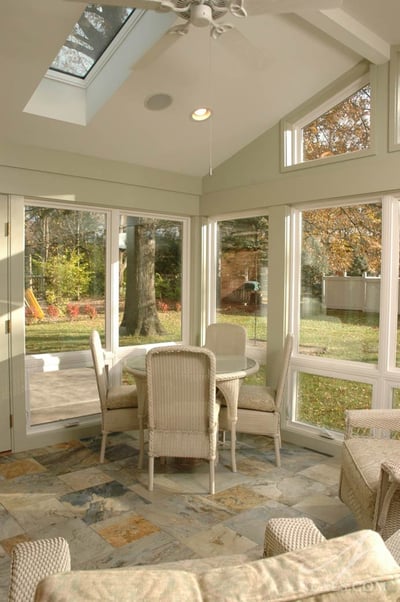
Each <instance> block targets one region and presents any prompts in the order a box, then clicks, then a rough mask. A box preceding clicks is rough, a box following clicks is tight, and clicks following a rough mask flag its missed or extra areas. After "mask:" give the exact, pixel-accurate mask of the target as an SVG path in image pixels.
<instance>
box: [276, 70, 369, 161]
mask: <svg viewBox="0 0 400 602" xmlns="http://www.w3.org/2000/svg"><path fill="white" fill-rule="evenodd" d="M368 82H370V84H371V137H370V140H371V146H370V148H369V149H367V150H361V151H355V152H352V153H345V154H342V155H335V156H332V157H325V158H321V159H313V160H311V161H303V160H302V144H301V141H302V135H301V130H302V128H303V127H304V126H305V125H307V124H308V123H310V122H311V121H313V120H314V119H316V118H317V117H318V116H320V115H323V114H324V113H325V112H326V111H328V110H329V109H330V108H332V107H333V106H335V105H337V104H338V103H340V102H341V101H342V100H344V99H346V98H348V97H349V96H351V94H353V93H355V92H357V90H359V89H360V88H362V87H363V86H365V85H366V84H367V83H368ZM375 95H376V68H375V67H374V66H373V65H369V63H368V62H366V61H362V62H361V63H359V64H358V65H356V66H355V67H354V68H353V69H351V70H350V71H348V72H347V73H345V74H344V75H343V76H342V77H340V78H339V79H337V80H336V81H335V82H333V83H332V84H330V85H329V86H327V87H326V88H324V89H323V90H322V91H321V92H319V93H318V94H316V95H315V96H313V97H312V98H311V99H309V100H308V101H307V102H305V103H304V104H302V105H301V106H300V107H299V108H298V109H296V110H295V111H293V112H292V113H290V114H289V115H287V116H286V117H285V118H283V119H282V120H281V122H280V130H281V132H280V139H281V160H280V162H281V165H280V167H281V171H283V172H286V171H292V170H298V169H307V168H309V167H315V166H318V165H326V164H327V163H332V162H333V163H335V162H338V161H348V160H351V159H356V158H360V157H366V156H370V155H373V154H374V153H375V134H374V131H375V125H374V124H375V109H374V107H375Z"/></svg>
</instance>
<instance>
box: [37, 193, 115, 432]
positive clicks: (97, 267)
mask: <svg viewBox="0 0 400 602" xmlns="http://www.w3.org/2000/svg"><path fill="white" fill-rule="evenodd" d="M105 249H106V215H105V214H104V213H102V212H96V211H85V210H70V209H63V208H56V207H52V206H50V205H46V206H43V205H36V204H27V205H26V207H25V349H26V375H27V382H28V388H29V416H30V425H31V426H34V425H38V424H44V423H48V422H53V421H57V420H66V419H74V418H76V417H80V416H87V415H90V414H97V413H98V412H99V411H100V407H99V401H98V395H97V388H96V381H95V378H94V373H93V370H92V369H91V368H90V366H91V360H90V358H89V356H88V353H87V350H88V348H89V335H90V332H91V330H92V329H93V328H96V329H97V330H99V331H100V332H101V333H104V324H105V311H106V308H105V269H106V266H105Z"/></svg>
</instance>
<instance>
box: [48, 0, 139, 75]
mask: <svg viewBox="0 0 400 602" xmlns="http://www.w3.org/2000/svg"><path fill="white" fill-rule="evenodd" d="M133 11H134V9H133V8H122V7H119V6H103V5H98V4H88V5H87V6H86V8H85V10H84V11H83V13H82V15H81V17H80V19H79V21H78V22H77V23H75V25H74V27H73V30H72V32H71V33H70V34H69V36H68V37H67V39H66V40H65V42H64V44H63V46H62V47H61V49H60V51H59V52H58V54H57V56H56V58H55V59H54V61H53V62H52V64H51V66H50V69H52V70H53V71H60V72H61V73H65V74H68V75H73V76H74V77H79V78H85V77H86V76H87V75H88V73H89V71H90V70H91V69H92V67H93V66H94V65H95V64H96V62H97V61H98V60H99V58H100V57H101V56H102V54H103V52H104V51H105V50H106V48H107V47H108V46H109V45H110V43H111V42H112V41H113V40H114V38H115V36H116V35H117V34H118V32H119V31H120V30H121V28H122V27H123V25H124V24H125V23H126V21H127V20H128V18H129V17H130V15H131V14H132V13H133Z"/></svg>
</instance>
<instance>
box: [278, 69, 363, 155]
mask: <svg viewBox="0 0 400 602" xmlns="http://www.w3.org/2000/svg"><path fill="white" fill-rule="evenodd" d="M370 79H371V76H370V73H369V68H368V65H367V64H365V63H361V64H360V65H357V67H356V68H355V69H353V70H351V72H349V73H347V74H346V75H345V76H344V77H343V78H341V79H340V80H339V81H337V82H334V83H333V84H332V85H331V86H328V88H326V89H325V90H323V91H321V92H320V93H319V94H317V96H315V97H314V98H312V99H310V100H309V101H307V103H305V104H304V105H303V106H302V107H299V108H298V109H297V110H296V111H295V112H294V113H292V114H291V115H289V116H288V117H286V118H285V119H284V120H282V126H283V127H282V132H283V142H284V144H283V148H284V156H283V165H282V167H293V166H296V165H298V166H300V165H301V166H305V165H307V164H314V163H312V162H314V161H316V160H318V161H321V160H326V159H328V160H332V159H333V158H335V157H336V159H338V158H339V157H340V158H342V157H343V156H344V155H346V158H347V157H348V158H350V157H351V155H353V154H354V153H357V154H358V156H359V153H360V152H363V153H370V152H371V151H372V127H373V119H372V85H371V81H370Z"/></svg>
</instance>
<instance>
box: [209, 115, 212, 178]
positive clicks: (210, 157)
mask: <svg viewBox="0 0 400 602" xmlns="http://www.w3.org/2000/svg"><path fill="white" fill-rule="evenodd" d="M212 133H213V131H212V115H211V117H210V119H209V124H208V165H209V168H208V175H209V176H212V175H213V167H212Z"/></svg>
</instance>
